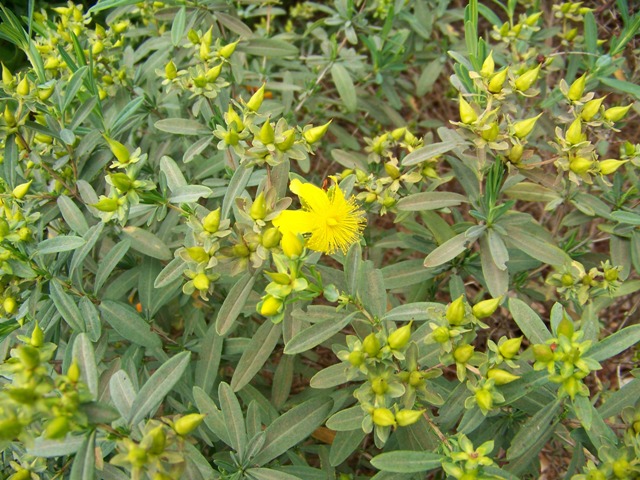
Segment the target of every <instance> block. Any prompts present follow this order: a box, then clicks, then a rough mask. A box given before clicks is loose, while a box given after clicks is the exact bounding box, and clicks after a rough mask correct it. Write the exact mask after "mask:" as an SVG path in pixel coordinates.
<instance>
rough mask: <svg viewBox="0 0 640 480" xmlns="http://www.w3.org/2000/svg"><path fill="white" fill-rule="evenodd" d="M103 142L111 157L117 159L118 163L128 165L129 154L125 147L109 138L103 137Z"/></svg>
mask: <svg viewBox="0 0 640 480" xmlns="http://www.w3.org/2000/svg"><path fill="white" fill-rule="evenodd" d="M105 140H106V141H107V143H108V144H109V148H110V149H111V153H113V155H114V156H115V157H116V158H117V159H118V161H119V162H120V163H129V159H130V158H131V154H130V153H129V149H128V148H127V147H125V146H124V145H123V144H121V143H120V142H118V141H117V140H112V139H111V138H109V137H105Z"/></svg>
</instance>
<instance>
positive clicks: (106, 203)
mask: <svg viewBox="0 0 640 480" xmlns="http://www.w3.org/2000/svg"><path fill="white" fill-rule="evenodd" d="M91 206H92V207H93V208H96V209H98V210H100V211H101V212H115V211H116V210H118V207H119V206H120V202H118V199H117V198H107V197H102V198H101V199H100V200H99V201H98V203H94V204H93V205H91Z"/></svg>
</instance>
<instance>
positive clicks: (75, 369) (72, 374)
mask: <svg viewBox="0 0 640 480" xmlns="http://www.w3.org/2000/svg"><path fill="white" fill-rule="evenodd" d="M67 378H68V379H69V381H70V382H71V383H78V380H80V366H79V365H78V362H76V361H75V360H74V361H73V362H71V365H69V370H67Z"/></svg>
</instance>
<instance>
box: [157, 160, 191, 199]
mask: <svg viewBox="0 0 640 480" xmlns="http://www.w3.org/2000/svg"><path fill="white" fill-rule="evenodd" d="M160 171H161V172H162V173H163V174H164V177H165V178H166V179H167V187H169V190H171V191H172V192H173V191H174V190H177V189H178V188H180V187H185V186H187V185H188V183H187V180H186V179H185V178H184V175H183V174H182V170H180V167H179V166H178V164H177V163H176V162H175V161H174V160H173V158H171V157H169V156H167V155H163V157H162V158H161V159H160Z"/></svg>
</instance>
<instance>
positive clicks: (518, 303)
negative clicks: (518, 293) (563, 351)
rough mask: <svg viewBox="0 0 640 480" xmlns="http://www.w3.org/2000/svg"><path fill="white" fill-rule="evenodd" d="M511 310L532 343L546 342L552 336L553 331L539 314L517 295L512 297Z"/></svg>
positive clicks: (510, 301)
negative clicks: (550, 330)
mask: <svg viewBox="0 0 640 480" xmlns="http://www.w3.org/2000/svg"><path fill="white" fill-rule="evenodd" d="M509 311H510V312H511V315H513V319H514V320H515V322H516V323H517V324H518V327H519V328H520V330H522V333H524V336H525V337H527V339H529V341H530V342H531V343H544V342H546V341H547V340H549V339H550V338H552V335H551V332H549V330H548V329H547V326H546V325H545V324H544V322H543V321H542V320H540V317H539V316H538V314H537V313H536V312H534V311H533V309H532V308H531V307H530V306H529V305H527V304H526V303H524V302H523V301H522V300H520V299H518V298H515V297H512V298H510V299H509Z"/></svg>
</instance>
